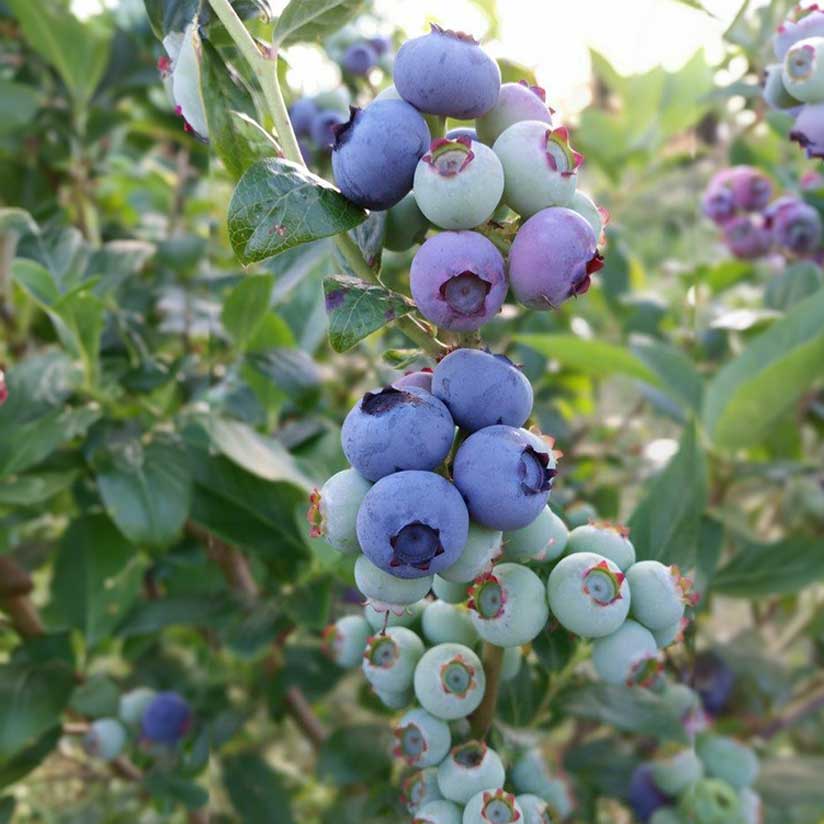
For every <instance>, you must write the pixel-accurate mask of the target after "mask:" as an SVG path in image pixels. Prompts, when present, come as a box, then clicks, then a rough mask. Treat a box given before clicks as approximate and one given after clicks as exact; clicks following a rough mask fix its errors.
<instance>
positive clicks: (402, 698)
mask: <svg viewBox="0 0 824 824" xmlns="http://www.w3.org/2000/svg"><path fill="white" fill-rule="evenodd" d="M372 691H373V692H374V693H375V695H377V696H378V699H379V700H380V702H381V704H383V705H384V707H386V708H387V709H390V710H402V709H404V708H405V707H408V706H409V705H410V704H411V703H412V701H413V700H414V698H415V694H414V693H413V691H412V688H411V687H407V689H405V690H398V691H395V690H379V689H375V688H374V687H373V688H372Z"/></svg>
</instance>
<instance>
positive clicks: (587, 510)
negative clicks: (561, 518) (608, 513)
mask: <svg viewBox="0 0 824 824" xmlns="http://www.w3.org/2000/svg"><path fill="white" fill-rule="evenodd" d="M564 515H565V516H566V521H567V523H568V524H569V526H570V528H571V529H575V527H576V526H583V525H584V524H588V523H589V522H590V521H597V520H598V512H597V510H596V509H595V507H594V506H592V505H591V504H588V503H585V502H583V501H582V502H579V503H575V504H572V505H571V506H569V507H567V508H566V510H565V512H564Z"/></svg>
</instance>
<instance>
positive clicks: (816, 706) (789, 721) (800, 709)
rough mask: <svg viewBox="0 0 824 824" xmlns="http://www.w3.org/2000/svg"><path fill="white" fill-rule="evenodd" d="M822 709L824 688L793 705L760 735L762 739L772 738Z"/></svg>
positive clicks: (770, 723)
mask: <svg viewBox="0 0 824 824" xmlns="http://www.w3.org/2000/svg"><path fill="white" fill-rule="evenodd" d="M822 708H824V687H821V688H819V689H817V690H815V691H813V692H812V693H811V694H810V695H809V696H808V697H807V698H806V699H804V700H803V701H800V702H798V703H796V704H795V705H793V706H792V707H791V708H790V709H789V710H787V712H785V713H784V715H781V716H779V717H778V718H774V719H772V720H771V721H770V722H768V723H767V724H765V725H764V726H763V727H762V728H761V729H760V730H759V731H758V733H759V735H760V736H761V737H762V738H766V739H769V738H772V737H773V736H775V735H777V734H778V733H779V732H781V731H782V730H785V729H787V727H790V726H792V725H793V724H795V723H796V722H798V721H800V720H801V719H802V718H804V717H805V716H807V715H811V714H813V713H816V712H818V711H819V710H820V709H822Z"/></svg>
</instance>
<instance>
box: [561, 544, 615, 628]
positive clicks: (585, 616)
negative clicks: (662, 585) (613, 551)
mask: <svg viewBox="0 0 824 824" xmlns="http://www.w3.org/2000/svg"><path fill="white" fill-rule="evenodd" d="M547 595H548V597H549V608H550V610H552V614H553V615H554V616H555V617H556V618H557V619H558V621H560V623H561V624H562V625H563V626H564V627H565V628H566V629H568V630H569V631H570V632H574V633H575V634H576V635H581V636H582V637H584V638H600V637H602V636H604V635H610V634H611V633H613V632H615V630H617V629H618V627H620V626H621V624H623V623H624V621H625V620H626V617H627V614H628V613H629V607H630V591H629V586H628V584H627V582H626V580H624V573H623V572H621V570H620V569H618V567H617V566H616V565H615V564H614V563H613V562H612V561H608V560H607V559H606V558H604V557H603V556H601V555H595V554H594V553H592V552H576V553H575V554H574V555H567V556H566V557H565V558H562V559H561V560H560V561H559V562H558V563H557V564H556V566H555V568H554V569H553V570H552V572H551V573H550V575H549V580H548V581H547Z"/></svg>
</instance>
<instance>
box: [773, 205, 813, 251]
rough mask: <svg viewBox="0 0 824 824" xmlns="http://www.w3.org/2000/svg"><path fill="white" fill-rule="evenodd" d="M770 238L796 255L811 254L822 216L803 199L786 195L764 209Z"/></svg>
mask: <svg viewBox="0 0 824 824" xmlns="http://www.w3.org/2000/svg"><path fill="white" fill-rule="evenodd" d="M764 218H765V223H766V227H767V229H769V230H770V231H772V235H773V240H774V241H775V242H776V243H777V244H778V245H779V246H783V247H784V248H785V249H787V250H789V251H790V252H793V253H794V254H796V255H810V254H812V253H813V252H815V251H816V250H817V249H818V247H819V245H820V243H821V232H822V227H821V216H820V215H819V214H818V211H817V210H816V209H814V208H813V207H812V206H810V205H809V204H808V203H805V202H804V201H803V200H801V199H799V198H797V197H793V196H792V195H785V196H784V197H780V198H778V200H776V201H775V202H774V203H771V204H770V206H769V208H768V209H767V211H766V212H765V213H764Z"/></svg>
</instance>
